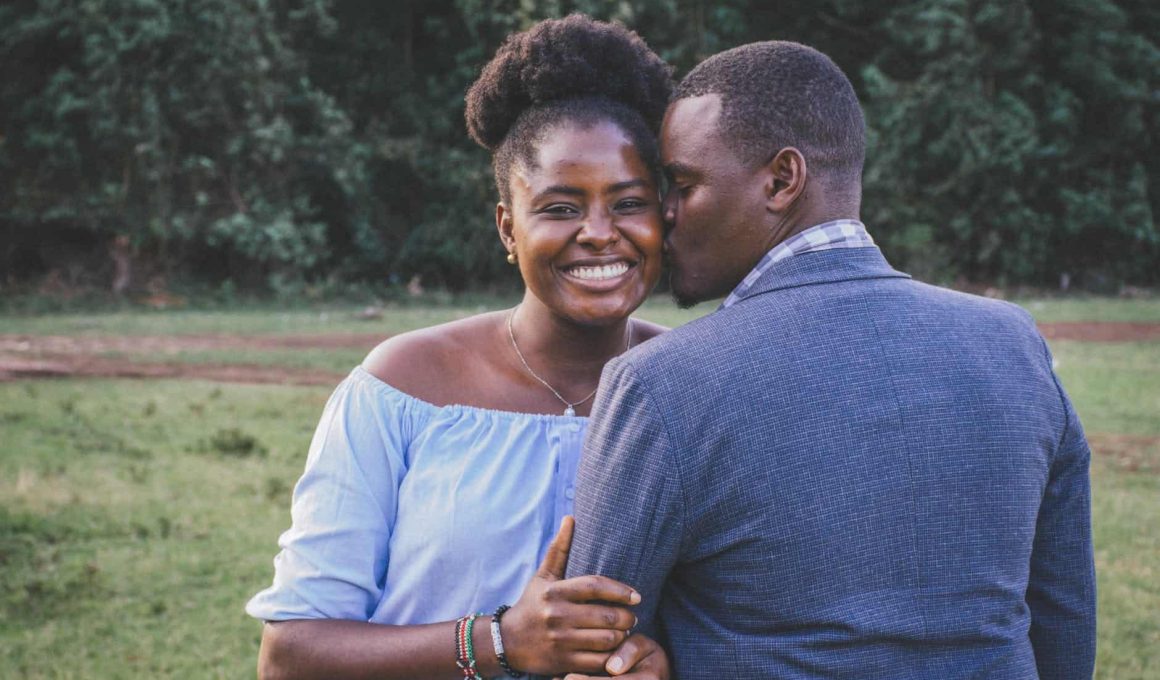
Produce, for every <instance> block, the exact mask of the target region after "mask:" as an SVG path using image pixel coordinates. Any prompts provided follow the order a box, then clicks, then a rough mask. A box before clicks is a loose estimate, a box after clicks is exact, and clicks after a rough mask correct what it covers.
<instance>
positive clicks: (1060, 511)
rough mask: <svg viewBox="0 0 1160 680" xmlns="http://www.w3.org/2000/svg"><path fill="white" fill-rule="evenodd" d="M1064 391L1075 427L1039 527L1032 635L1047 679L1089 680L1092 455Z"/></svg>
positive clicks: (1056, 466)
mask: <svg viewBox="0 0 1160 680" xmlns="http://www.w3.org/2000/svg"><path fill="white" fill-rule="evenodd" d="M1056 386H1057V387H1058V388H1059V393H1060V396H1061V398H1062V399H1063V405H1064V412H1065V414H1066V418H1067V420H1066V423H1065V425H1064V427H1065V431H1064V434H1063V437H1062V439H1061V442H1060V446H1059V450H1058V451H1057V452H1056V456H1055V459H1054V460H1053V461H1052V465H1051V470H1050V472H1049V477H1048V481H1047V489H1046V490H1045V492H1044V495H1043V502H1042V504H1041V505H1040V508H1039V520H1038V524H1037V525H1036V528H1035V543H1034V546H1033V548H1032V552H1031V576H1030V580H1029V582H1028V586H1027V604H1028V606H1029V607H1030V608H1031V631H1030V635H1031V644H1032V647H1033V648H1034V650H1035V663H1036V665H1037V666H1038V668H1039V676H1040V677H1042V678H1084V679H1085V680H1088V679H1090V678H1091V677H1092V673H1093V671H1094V669H1095V655H1096V579H1095V561H1094V557H1093V554H1092V530H1091V526H1092V524H1091V483H1090V479H1089V477H1088V464H1089V462H1090V460H1091V450H1090V449H1089V448H1088V444H1087V440H1086V439H1085V438H1084V434H1083V427H1082V426H1081V425H1080V422H1079V418H1078V417H1077V416H1076V413H1075V410H1074V409H1073V408H1072V405H1071V401H1070V400H1069V399H1068V398H1067V395H1066V394H1065V393H1064V392H1063V388H1062V387H1061V386H1059V381H1058V379H1057V380H1056Z"/></svg>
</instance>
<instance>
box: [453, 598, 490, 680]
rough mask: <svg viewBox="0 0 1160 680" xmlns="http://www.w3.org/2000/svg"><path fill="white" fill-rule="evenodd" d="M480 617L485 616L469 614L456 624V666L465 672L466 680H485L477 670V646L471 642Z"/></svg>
mask: <svg viewBox="0 0 1160 680" xmlns="http://www.w3.org/2000/svg"><path fill="white" fill-rule="evenodd" d="M480 616H483V614H468V615H467V616H463V617H461V618H459V619H458V620H456V622H455V665H456V666H459V670H461V671H463V677H464V678H465V680H484V677H483V676H482V675H480V674H479V671H478V670H476V669H475V645H474V643H473V642H472V640H471V631H472V630H473V629H474V628H475V620H476V619H477V618H479V617H480Z"/></svg>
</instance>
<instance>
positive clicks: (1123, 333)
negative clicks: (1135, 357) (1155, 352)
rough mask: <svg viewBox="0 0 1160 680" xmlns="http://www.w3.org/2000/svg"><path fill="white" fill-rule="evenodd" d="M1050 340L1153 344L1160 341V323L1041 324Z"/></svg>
mask: <svg viewBox="0 0 1160 680" xmlns="http://www.w3.org/2000/svg"><path fill="white" fill-rule="evenodd" d="M1039 330H1040V332H1041V333H1043V337H1045V338H1047V339H1048V340H1079V341H1081V342H1151V341H1155V340H1160V323H1088V322H1084V321H1064V322H1060V323H1042V324H1039Z"/></svg>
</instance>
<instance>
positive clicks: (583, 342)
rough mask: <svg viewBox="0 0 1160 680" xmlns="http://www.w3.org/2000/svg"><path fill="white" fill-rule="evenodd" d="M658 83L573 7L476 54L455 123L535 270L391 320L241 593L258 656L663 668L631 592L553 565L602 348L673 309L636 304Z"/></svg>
mask: <svg viewBox="0 0 1160 680" xmlns="http://www.w3.org/2000/svg"><path fill="white" fill-rule="evenodd" d="M671 87H672V84H671V80H670V73H669V69H668V67H667V66H666V65H665V64H664V62H662V61H661V60H660V58H659V57H657V56H656V54H654V53H653V52H652V51H651V50H649V49H648V47H647V46H646V45H645V44H644V43H643V42H642V41H641V40H640V39H639V38H638V37H637V36H636V35H635V34H633V33H630V32H628V31H627V30H625V29H624V28H622V27H619V26H615V25H611V24H605V23H601V22H595V21H593V20H591V19H589V18H587V17H583V16H580V15H573V16H570V17H568V18H566V19H563V20H550V21H544V22H541V23H539V24H537V25H536V26H535V27H533V28H532V29H530V30H528V31H526V32H524V33H520V34H516V35H513V36H511V37H510V38H509V39H508V41H507V42H506V43H505V44H504V46H503V47H501V48H500V49H499V51H498V52H497V54H496V56H495V58H494V59H493V60H492V61H491V62H490V63H489V64H488V65H487V67H486V68H485V69H484V70H483V73H482V74H481V76H480V78H479V80H478V81H477V82H476V83H475V84H474V85H473V86H472V88H471V90H470V91H469V93H468V96H467V123H468V128H469V131H470V133H471V135H472V137H473V138H474V139H475V140H476V141H478V142H479V143H480V144H481V145H483V146H484V147H486V148H487V149H488V150H490V151H491V152H492V153H493V160H494V167H495V176H496V184H497V188H498V190H499V194H500V199H501V200H500V203H499V205H498V206H497V208H496V216H495V219H496V226H497V228H498V231H499V237H500V240H501V242H502V243H503V245H504V247H505V249H506V250H507V253H508V255H507V259H508V262H510V263H512V264H515V265H518V267H519V269H520V273H521V275H522V277H523V279H524V282H525V284H526V286H527V290H526V293H525V295H524V298H523V301H522V302H521V303H520V305H519V306H517V307H516V308H515V309H513V310H510V311H503V312H495V313H489V314H481V315H479V316H475V317H471V318H468V319H464V320H461V321H456V322H453V323H449V324H445V325H442V326H437V327H434V328H430V329H426V330H422V331H416V332H413V333H407V334H404V335H401V336H398V337H395V338H391V339H390V340H388V341H386V342H384V343H383V344H382V345H380V346H379V347H378V348H376V349H375V350H374V351H373V352H371V354H370V355H369V356H368V357H367V358H366V360H365V361H364V362H363V365H362V366H361V367H359V368H356V369H355V370H354V371H353V372H352V373H351V375H350V377H349V378H347V380H346V381H344V382H343V383H342V385H340V386H339V388H338V389H337V390H336V392H335V394H334V395H333V396H332V397H331V400H330V402H329V403H328V404H327V407H326V410H325V412H324V414H323V417H322V421H321V423H320V425H319V427H318V431H317V433H316V434H315V438H314V441H313V443H312V445H311V450H310V455H309V458H308V460H307V466H306V471H305V473H304V474H303V477H302V479H301V480H300V481H299V483H298V485H297V487H296V488H295V498H294V505H293V526H292V527H291V529H290V530H289V531H287V532H286V534H284V535H283V536H282V538H281V540H280V545H281V546H282V552H281V553H280V554H279V556H278V558H277V559H276V561H275V564H276V567H277V568H276V574H275V579H274V584H273V586H271V588H269V589H267V590H265V591H263V592H262V593H259V594H258V595H256V596H255V597H254V599H253V600H251V602H250V603H249V605H248V607H247V610H248V611H249V613H250V614H251V615H253V616H255V617H258V618H261V619H264V620H266V621H268V622H270V623H268V624H267V625H266V626H265V627H264V630H263V635H262V653H261V660H260V670H261V671H262V674H263V675H264V676H270V677H320V676H321V677H376V678H420V677H451V676H452V675H453V674H454V675H456V676H463V677H468V678H474V677H494V676H499V675H502V674H504V672H505V671H506V672H508V674H512V675H518V673H519V672H528V673H536V674H545V675H547V674H563V673H566V672H569V671H576V672H585V673H592V672H604V671H607V672H610V673H614V674H622V673H625V672H628V671H630V670H631V671H634V672H636V673H639V674H640V677H667V673H668V662H667V660H666V659H665V656H664V653H663V651H661V650H660V649H659V647H658V646H657V645H656V643H654V642H652V641H651V640H649V639H647V638H645V637H643V636H640V635H631V636H630V630H631V628H632V626H633V625H634V623H635V617H634V616H633V615H632V613H631V611H630V610H629V609H628V607H629V606H631V605H633V604H636V603H637V602H639V595H637V594H636V593H635V592H633V591H632V589H631V588H629V587H628V586H626V585H624V584H620V583H617V582H615V581H611V580H609V579H603V578H600V577H582V578H575V579H567V580H564V579H563V569H564V565H565V563H566V560H567V549H568V545H569V542H570V538H571V525H570V518H568V517H567V515H568V514H569V513H570V511H571V498H572V484H573V477H574V474H575V469H576V464H577V460H578V457H579V453H580V444H581V439H582V437H583V434H584V428H585V426H586V419H585V416H586V415H587V414H588V412H589V409H590V408H591V404H592V398H593V396H594V394H595V391H596V386H597V383H598V381H599V378H600V371H601V368H602V367H603V365H604V363H605V362H607V361H608V360H609V359H611V358H613V357H615V356H617V355H619V354H621V353H622V352H624V351H626V350H627V349H628V348H630V347H632V346H635V345H637V344H639V343H641V342H644V341H646V340H648V339H649V338H651V337H652V336H654V335H656V334H657V333H659V332H661V331H662V330H663V329H661V328H660V327H658V326H655V325H652V324H649V323H646V322H643V321H638V320H631V319H629V314H630V313H631V312H632V311H633V310H634V309H636V307H637V306H639V305H640V304H641V302H643V300H644V299H645V297H646V296H647V294H648V293H649V291H650V290H651V289H652V288H653V286H654V285H655V283H656V281H657V277H658V276H659V273H660V267H661V262H660V257H661V240H662V234H661V221H660V212H659V209H660V206H659V197H658V189H659V187H658V177H657V165H658V157H657V148H656V141H655V131H656V129H657V128H658V127H659V123H660V120H661V117H662V116H663V113H664V109H665V106H666V104H667V101H668V98H669V95H670V92H671ZM557 526H560V527H561V529H560V533H559V535H557V536H556V538H555V539H554V540H550V539H551V537H552V534H553V531H554V529H555V528H556V527H557ZM537 564H540V567H539V569H537V568H536V565H537ZM509 604H510V605H512V606H511V608H510V611H506V607H501V605H509ZM475 612H484V613H491V612H495V615H493V616H480V617H473V616H472V614H473V613H475ZM493 623H495V624H496V625H493ZM501 645H502V647H501Z"/></svg>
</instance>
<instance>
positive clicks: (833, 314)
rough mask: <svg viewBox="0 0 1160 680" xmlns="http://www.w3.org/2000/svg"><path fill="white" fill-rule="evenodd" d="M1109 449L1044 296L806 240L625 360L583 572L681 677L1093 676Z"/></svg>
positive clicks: (588, 479) (596, 463)
mask: <svg viewBox="0 0 1160 680" xmlns="http://www.w3.org/2000/svg"><path fill="white" fill-rule="evenodd" d="M1089 457H1090V452H1089V449H1088V446H1087V443H1086V441H1085V439H1084V434H1083V430H1082V428H1081V426H1080V423H1079V420H1078V419H1077V417H1076V414H1075V411H1074V410H1073V409H1072V406H1071V403H1070V402H1069V400H1068V398H1067V396H1066V394H1065V393H1064V391H1063V389H1062V388H1061V386H1060V385H1059V382H1058V380H1057V379H1056V377H1055V375H1054V373H1053V370H1052V360H1051V356H1050V354H1049V353H1048V350H1047V347H1046V344H1045V343H1044V341H1043V339H1042V337H1041V336H1040V335H1039V333H1038V331H1037V330H1036V328H1035V325H1034V323H1033V321H1032V319H1031V318H1030V317H1029V316H1028V315H1027V313H1026V312H1024V311H1023V310H1021V309H1019V308H1018V307H1016V306H1014V305H1011V304H1008V303H1005V302H1000V301H995V300H988V299H984V298H979V297H975V296H970V295H965V294H962V293H957V292H954V291H950V290H946V289H943V288H937V287H934V286H929V285H925V284H922V283H918V282H915V281H912V280H911V279H910V278H909V277H908V276H906V275H905V274H902V273H899V272H897V271H895V270H894V269H892V268H891V267H890V266H889V265H888V264H887V262H886V260H885V259H883V257H882V255H881V252H880V251H879V250H878V249H876V248H864V249H856V250H831V251H825V252H819V253H809V254H804V255H801V256H798V257H792V258H789V259H788V260H786V261H784V262H782V263H779V264H778V265H777V266H775V267H773V268H772V269H771V270H770V271H768V272H767V273H766V274H765V275H764V276H762V278H761V279H759V280H758V282H757V283H756V284H755V285H754V286H753V287H752V288H751V289H750V290H749V291H748V293H747V294H746V295H745V297H744V299H742V300H741V301H739V302H738V303H737V304H736V305H734V306H732V307H730V308H728V309H724V310H720V311H718V312H715V313H713V314H710V315H708V316H706V317H703V318H701V319H699V320H697V321H694V322H692V323H690V324H688V325H686V326H683V327H681V328H678V329H676V330H673V331H671V332H669V333H667V334H665V335H662V336H660V337H658V338H656V339H654V340H652V341H650V342H648V343H645V344H644V345H642V346H641V347H638V348H635V349H634V350H632V351H631V352H629V353H627V354H625V355H624V356H623V357H621V358H620V359H618V360H616V361H614V362H612V363H610V364H609V365H608V366H607V367H606V368H605V372H604V375H603V378H602V382H601V388H600V396H599V397H598V399H597V402H596V404H595V406H594V412H593V417H592V421H591V425H590V428H589V432H588V437H587V439H586V444H585V448H584V454H583V457H582V461H581V465H580V470H579V477H578V481H577V497H576V517H577V525H576V535H575V540H574V545H573V549H572V554H571V559H570V563H569V574H570V575H576V574H585V573H596V574H604V575H607V576H610V577H612V578H615V579H618V580H621V581H624V582H626V583H629V584H631V585H632V586H634V587H636V588H637V589H638V590H639V591H640V592H641V594H642V596H643V602H642V604H641V605H640V607H639V609H638V612H637V613H638V616H639V618H640V625H641V627H642V630H644V631H646V632H650V633H653V634H654V635H657V636H658V637H659V639H661V640H662V642H664V644H665V645H666V647H667V648H668V650H669V653H670V656H671V658H672V660H673V664H674V670H675V672H676V676H677V677H678V678H681V679H682V680H694V679H700V678H706V679H708V678H715V679H716V678H896V679H897V678H903V679H905V678H940V679H951V678H1019V679H1025V678H1034V677H1041V678H1090V677H1091V675H1092V672H1093V666H1094V659H1095V574H1094V565H1093V555H1092V543H1091V519H1090V517H1091V511H1090V487H1089V477H1088V463H1089Z"/></svg>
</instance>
